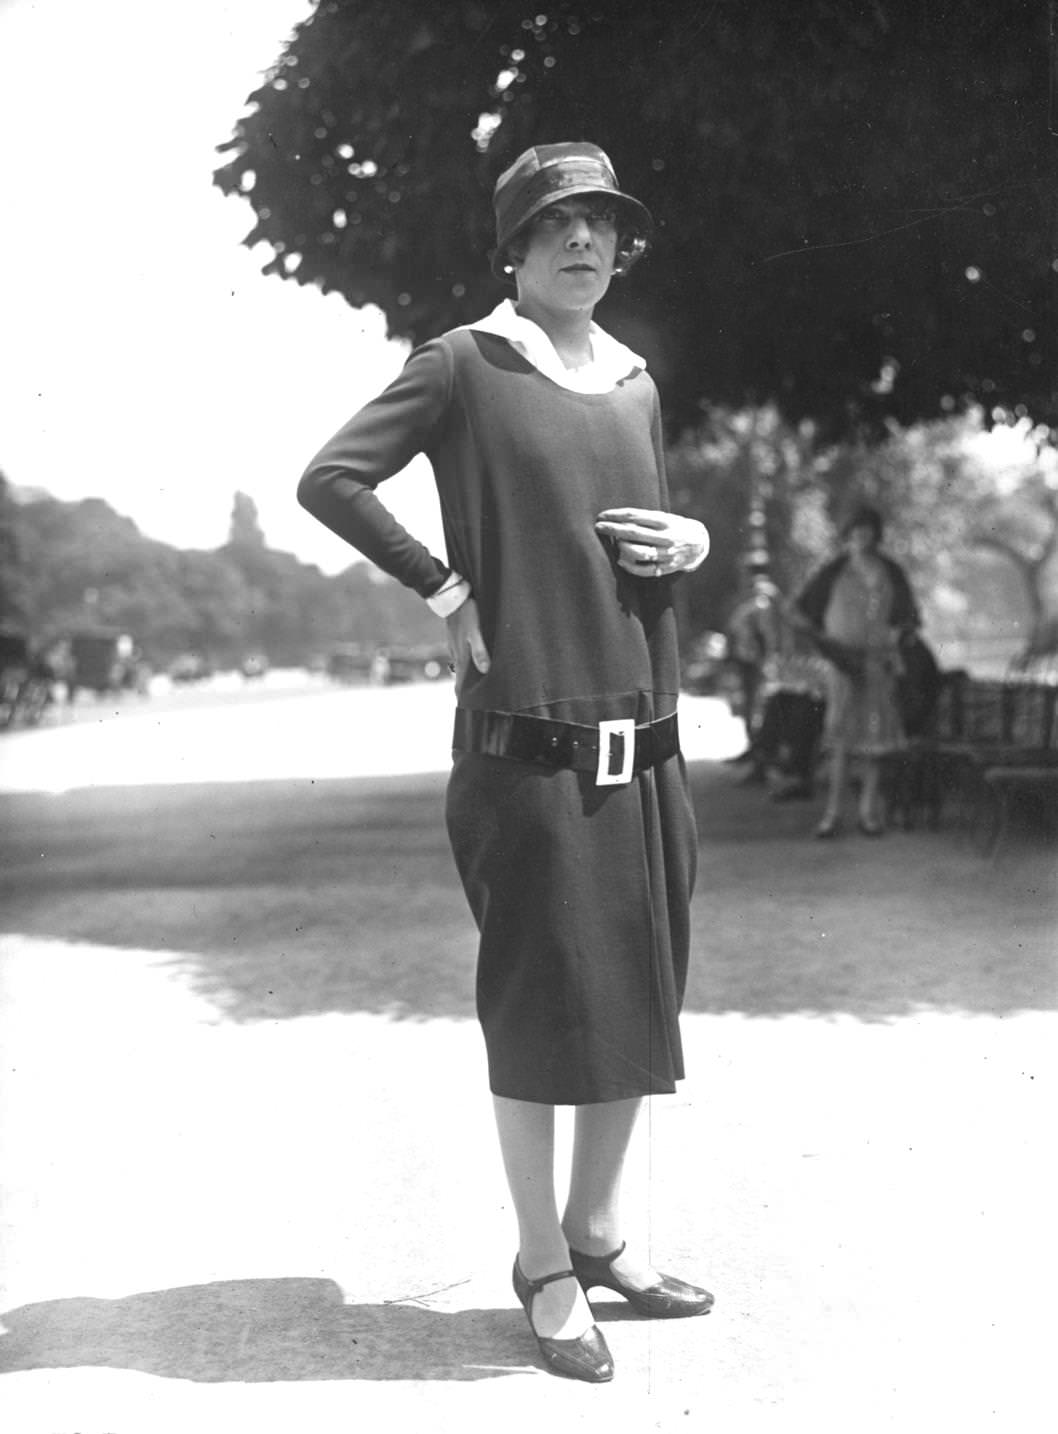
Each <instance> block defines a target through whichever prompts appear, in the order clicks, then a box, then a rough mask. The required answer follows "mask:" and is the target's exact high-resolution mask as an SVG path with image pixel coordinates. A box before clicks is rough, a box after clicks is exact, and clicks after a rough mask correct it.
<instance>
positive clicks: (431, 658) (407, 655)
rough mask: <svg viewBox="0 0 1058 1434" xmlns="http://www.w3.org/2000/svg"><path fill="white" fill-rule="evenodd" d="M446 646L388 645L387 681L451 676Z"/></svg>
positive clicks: (422, 679) (430, 680) (438, 678)
mask: <svg viewBox="0 0 1058 1434" xmlns="http://www.w3.org/2000/svg"><path fill="white" fill-rule="evenodd" d="M448 663H449V657H448V649H447V648H446V647H390V648H387V649H386V669H387V670H386V676H385V681H386V682H388V683H396V682H438V681H440V680H441V679H442V678H444V677H449V676H451V673H450V672H449V667H448Z"/></svg>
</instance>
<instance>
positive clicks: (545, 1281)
mask: <svg viewBox="0 0 1058 1434" xmlns="http://www.w3.org/2000/svg"><path fill="white" fill-rule="evenodd" d="M522 1278H523V1279H524V1280H525V1283H526V1284H527V1285H528V1286H529V1297H530V1299H531V1298H533V1296H535V1295H538V1294H539V1293H540V1291H541V1290H542V1289H543V1288H544V1286H545V1285H550V1284H554V1282H555V1280H575V1279H576V1278H577V1277H576V1275H575V1274H574V1273H573V1271H572V1270H558V1271H557V1272H556V1273H555V1274H553V1275H541V1276H540V1278H539V1279H538V1280H531V1279H530V1278H529V1276H528V1275H527V1274H525V1273H524V1271H523V1273H522Z"/></svg>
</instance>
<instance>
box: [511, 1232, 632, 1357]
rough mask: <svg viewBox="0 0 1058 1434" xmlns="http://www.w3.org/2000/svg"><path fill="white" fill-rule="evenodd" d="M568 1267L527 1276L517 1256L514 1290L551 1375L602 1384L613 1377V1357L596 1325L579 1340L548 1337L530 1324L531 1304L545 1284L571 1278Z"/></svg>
mask: <svg viewBox="0 0 1058 1434" xmlns="http://www.w3.org/2000/svg"><path fill="white" fill-rule="evenodd" d="M575 1278H576V1276H575V1274H574V1272H573V1271H572V1270H559V1271H558V1273H557V1274H554V1275H544V1276H543V1277H542V1278H541V1279H539V1280H530V1279H527V1277H526V1276H525V1275H523V1274H522V1269H521V1266H520V1265H519V1263H518V1261H517V1259H516V1260H515V1262H514V1293H515V1294H516V1295H517V1296H518V1298H519V1299H520V1300H521V1302H522V1305H523V1307H524V1309H525V1317H526V1319H527V1320H528V1321H529V1328H530V1329H531V1330H532V1331H533V1335H534V1337H535V1339H536V1342H537V1345H538V1346H539V1349H540V1355H541V1357H542V1359H543V1361H544V1363H545V1364H546V1365H547V1367H548V1369H550V1370H551V1372H552V1373H553V1374H561V1375H564V1376H565V1378H566V1379H582V1380H584V1381H585V1383H587V1384H606V1383H608V1381H609V1380H611V1379H612V1378H613V1356H612V1355H611V1354H610V1350H609V1348H608V1346H607V1343H606V1340H605V1339H604V1338H603V1334H602V1331H601V1330H600V1329H599V1327H598V1325H594V1324H593V1325H592V1327H591V1329H590V1330H588V1332H587V1333H586V1334H582V1335H581V1336H580V1338H579V1339H548V1338H547V1337H546V1336H544V1335H542V1334H537V1333H536V1327H535V1325H534V1324H533V1313H532V1304H533V1300H534V1299H535V1297H536V1296H537V1295H538V1294H539V1293H540V1291H541V1290H542V1289H543V1288H544V1286H545V1285H550V1284H552V1283H553V1282H554V1281H555V1280H572V1279H575Z"/></svg>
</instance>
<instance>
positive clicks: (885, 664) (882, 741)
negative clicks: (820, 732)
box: [823, 649, 906, 757]
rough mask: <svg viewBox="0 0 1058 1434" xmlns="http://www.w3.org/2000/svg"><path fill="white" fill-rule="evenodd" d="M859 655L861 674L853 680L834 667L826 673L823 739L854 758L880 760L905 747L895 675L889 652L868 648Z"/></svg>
mask: <svg viewBox="0 0 1058 1434" xmlns="http://www.w3.org/2000/svg"><path fill="white" fill-rule="evenodd" d="M862 655H863V672H862V673H861V674H860V675H859V676H857V677H849V676H847V675H846V674H845V673H844V672H840V671H839V670H838V669H837V668H836V667H831V668H830V670H829V673H828V677H827V707H826V730H825V732H824V739H823V740H824V744H825V745H826V746H828V747H833V746H838V745H840V746H844V747H846V748H847V749H848V751H849V752H851V753H852V754H853V755H854V756H860V757H881V756H884V755H885V754H886V753H887V752H896V751H899V750H900V749H901V748H902V747H904V746H906V741H905V737H904V723H903V718H902V717H901V715H900V707H899V703H898V700H897V687H896V672H895V670H894V666H893V656H892V653H891V652H890V651H888V650H882V651H876V650H870V649H868V650H866V651H864V652H863V654H862Z"/></svg>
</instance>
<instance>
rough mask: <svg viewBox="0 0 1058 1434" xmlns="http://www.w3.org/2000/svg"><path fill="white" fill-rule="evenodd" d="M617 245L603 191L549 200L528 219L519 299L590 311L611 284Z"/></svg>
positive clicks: (519, 266)
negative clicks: (530, 220)
mask: <svg viewBox="0 0 1058 1434" xmlns="http://www.w3.org/2000/svg"><path fill="white" fill-rule="evenodd" d="M616 249H617V213H616V210H615V209H614V208H613V206H612V205H611V204H609V203H608V202H607V201H606V199H605V197H603V196H600V197H598V198H595V197H594V196H592V195H587V196H586V197H583V198H579V199H563V200H561V201H558V202H556V203H555V204H549V205H548V207H547V208H546V209H542V210H541V211H540V213H539V214H538V215H536V217H535V218H534V219H533V220H532V222H531V223H530V225H529V227H528V230H527V233H526V238H525V255H524V258H523V259H522V260H521V261H520V262H519V263H518V264H517V265H516V269H515V273H516V275H517V279H518V302H519V304H526V305H528V306H529V307H530V308H531V307H533V306H539V307H540V308H542V309H546V310H548V311H551V312H567V313H568V312H571V311H578V310H584V309H587V310H589V311H590V310H591V309H593V308H594V307H595V305H596V304H597V303H598V302H599V300H600V299H601V298H602V296H603V295H604V294H605V293H606V290H607V289H608V288H609V287H610V279H611V278H612V276H613V266H614V255H615V252H616Z"/></svg>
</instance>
